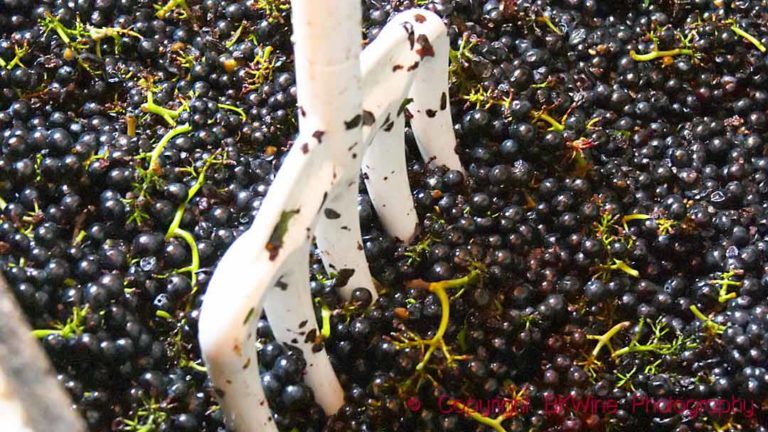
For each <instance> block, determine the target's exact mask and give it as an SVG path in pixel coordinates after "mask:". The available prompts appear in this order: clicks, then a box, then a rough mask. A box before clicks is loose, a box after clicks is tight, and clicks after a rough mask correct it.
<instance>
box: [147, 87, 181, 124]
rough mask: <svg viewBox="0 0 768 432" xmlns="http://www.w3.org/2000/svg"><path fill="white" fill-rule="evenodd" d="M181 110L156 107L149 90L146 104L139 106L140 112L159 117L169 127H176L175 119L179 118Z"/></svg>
mask: <svg viewBox="0 0 768 432" xmlns="http://www.w3.org/2000/svg"><path fill="white" fill-rule="evenodd" d="M182 109H183V107H182V108H179V109H176V110H172V109H168V108H165V107H161V106H160V105H157V104H156V103H155V99H154V96H153V95H152V91H151V90H150V91H149V92H147V103H145V104H142V105H141V110H142V111H144V112H148V113H152V114H156V115H159V116H160V117H162V118H163V120H165V121H166V122H168V124H169V125H171V126H176V119H177V118H179V115H181V111H182Z"/></svg>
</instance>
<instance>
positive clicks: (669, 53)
mask: <svg viewBox="0 0 768 432" xmlns="http://www.w3.org/2000/svg"><path fill="white" fill-rule="evenodd" d="M679 55H688V56H692V55H693V50H690V49H687V48H675V49H671V50H664V51H651V52H649V53H646V54H638V53H636V52H635V50H631V51H630V52H629V56H630V57H632V59H633V60H635V61H652V60H656V59H657V58H661V57H675V56H679Z"/></svg>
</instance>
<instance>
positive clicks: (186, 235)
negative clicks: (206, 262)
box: [166, 228, 200, 293]
mask: <svg viewBox="0 0 768 432" xmlns="http://www.w3.org/2000/svg"><path fill="white" fill-rule="evenodd" d="M170 236H172V237H180V238H182V239H183V240H184V241H185V242H187V245H188V246H189V249H190V250H191V252H192V264H191V265H190V266H189V267H185V268H183V269H181V270H179V271H181V272H184V271H188V272H189V273H190V279H191V280H192V292H193V293H194V291H195V290H196V289H197V271H198V270H200V254H199V253H198V251H197V243H196V242H195V237H194V236H193V235H192V234H191V233H190V232H189V231H185V230H183V229H181V228H176V229H174V230H173V232H172V233H171V234H170ZM168 237H169V236H166V238H168Z"/></svg>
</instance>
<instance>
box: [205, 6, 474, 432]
mask: <svg viewBox="0 0 768 432" xmlns="http://www.w3.org/2000/svg"><path fill="white" fill-rule="evenodd" d="M291 6H292V22H293V32H294V34H293V36H294V44H295V47H294V49H295V58H296V81H297V90H298V107H297V108H298V109H297V111H298V113H299V131H300V133H299V135H298V137H297V139H296V140H295V143H294V144H293V147H292V148H291V150H290V151H289V153H288V155H287V156H286V159H285V161H284V163H283V165H282V167H281V168H280V170H279V172H278V173H277V176H276V177H275V180H274V182H273V183H272V185H271V187H270V189H269V192H268V194H267V196H266V197H265V199H264V201H263V203H262V205H261V209H260V210H259V213H258V214H257V216H256V218H255V220H254V222H253V225H252V226H251V228H250V229H249V230H248V231H246V232H245V233H244V234H242V235H241V236H240V237H239V238H238V239H237V240H236V241H235V242H234V243H233V244H232V245H231V246H230V248H229V249H228V250H227V252H226V253H225V254H224V256H223V257H222V259H221V261H220V262H219V264H218V266H217V268H216V270H215V272H214V274H213V276H212V278H211V280H210V282H209V284H208V289H207V292H206V293H205V298H204V300H203V306H202V311H201V315H200V322H199V339H200V346H201V349H202V354H203V358H204V360H205V363H206V366H207V368H208V373H209V375H210V378H211V380H212V381H213V384H214V386H215V390H216V394H217V396H218V398H219V400H220V402H221V409H222V410H223V412H224V413H225V416H226V417H225V418H226V422H227V424H228V426H229V427H230V428H233V429H234V430H237V431H238V432H243V431H277V427H276V426H275V424H274V422H273V419H272V412H271V410H270V408H269V404H268V402H267V400H266V397H265V395H264V392H263V389H262V386H261V380H260V377H259V366H258V358H257V353H256V345H255V339H256V335H255V332H256V330H255V323H256V321H257V320H258V318H259V316H260V315H261V311H262V309H264V310H265V311H266V314H267V318H268V319H269V322H270V325H271V327H272V330H273V332H274V334H275V337H276V338H277V340H279V341H280V342H283V343H287V344H291V345H294V346H297V347H298V348H300V349H301V350H302V352H303V354H304V357H305V359H306V361H307V369H306V375H305V377H304V378H305V382H306V383H307V384H308V385H309V386H310V387H311V388H312V390H313V392H314V395H315V399H316V400H317V402H318V404H319V405H320V406H322V407H323V409H324V410H325V412H326V413H327V414H333V413H335V412H336V411H337V410H338V408H339V407H340V406H341V405H342V404H343V400H344V394H343V390H342V388H341V385H340V384H339V382H338V379H337V378H336V375H335V372H334V370H333V368H332V367H331V364H330V360H329V358H328V355H327V353H326V351H325V349H324V347H323V343H322V340H321V338H320V337H319V334H320V332H319V330H318V328H317V321H316V318H315V311H314V307H313V304H312V298H311V295H310V291H309V253H310V248H311V246H312V242H313V241H315V242H316V244H317V247H318V249H319V250H320V253H321V256H322V258H323V262H324V264H325V266H326V268H327V270H328V271H329V272H331V273H335V274H336V275H337V286H338V288H339V290H340V294H341V295H342V297H344V298H349V295H350V294H351V292H352V290H353V289H354V288H356V287H365V288H367V289H369V290H370V291H371V293H372V294H373V296H374V298H375V297H376V291H375V289H374V288H373V281H372V278H371V274H370V270H369V268H368V263H367V261H366V258H365V254H364V251H363V242H362V238H361V232H360V221H359V217H358V214H357V193H358V179H359V177H360V171H361V169H362V171H363V173H364V178H365V179H366V185H367V187H368V192H369V194H370V196H371V199H372V201H373V203H374V206H375V208H376V212H377V213H378V215H379V218H380V219H381V221H382V223H383V225H384V227H385V228H386V229H387V231H388V232H389V233H390V234H392V235H393V236H396V237H398V238H400V239H401V240H403V241H409V240H410V239H411V238H412V236H413V235H414V233H415V229H416V225H417V222H418V220H417V216H416V211H415V210H414V207H413V201H412V198H411V192H410V186H409V184H408V177H407V169H406V165H405V149H404V136H403V132H404V127H405V120H406V116H407V117H409V118H410V124H411V127H412V128H413V132H414V135H415V137H416V140H417V143H418V146H419V150H420V152H421V153H422V156H423V157H424V158H425V160H427V161H429V162H430V163H434V164H438V165H446V166H448V167H449V168H451V169H457V170H461V164H460V162H459V159H458V156H457V155H456V152H455V150H454V147H455V145H456V141H455V136H454V134H453V126H452V122H451V115H450V107H449V102H448V100H449V98H448V49H449V45H448V38H447V35H446V29H445V26H444V24H443V22H442V21H441V19H440V18H439V17H438V16H436V15H434V14H433V13H431V12H429V11H424V10H411V11H407V12H404V13H401V14H399V15H397V16H395V17H394V18H393V19H392V21H391V22H390V23H389V24H387V25H386V27H385V28H384V29H382V31H381V33H380V34H379V36H378V37H377V38H376V40H375V41H374V42H372V43H371V44H370V45H369V46H368V47H367V48H366V49H365V50H364V51H363V52H362V53H361V45H362V37H361V6H360V2H359V1H349V0H293V1H292V2H291ZM342 282H343V283H342Z"/></svg>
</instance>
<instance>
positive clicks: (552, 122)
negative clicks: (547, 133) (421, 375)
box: [536, 113, 565, 132]
mask: <svg viewBox="0 0 768 432" xmlns="http://www.w3.org/2000/svg"><path fill="white" fill-rule="evenodd" d="M536 118H538V119H541V120H544V121H546V122H547V123H549V124H550V125H552V129H554V130H556V131H558V132H562V131H564V130H565V126H563V124H562V123H560V122H559V121H557V120H555V119H553V118H552V117H551V116H550V115H549V114H547V113H539V114H538V115H537V116H536Z"/></svg>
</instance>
